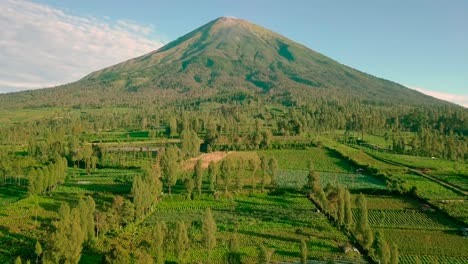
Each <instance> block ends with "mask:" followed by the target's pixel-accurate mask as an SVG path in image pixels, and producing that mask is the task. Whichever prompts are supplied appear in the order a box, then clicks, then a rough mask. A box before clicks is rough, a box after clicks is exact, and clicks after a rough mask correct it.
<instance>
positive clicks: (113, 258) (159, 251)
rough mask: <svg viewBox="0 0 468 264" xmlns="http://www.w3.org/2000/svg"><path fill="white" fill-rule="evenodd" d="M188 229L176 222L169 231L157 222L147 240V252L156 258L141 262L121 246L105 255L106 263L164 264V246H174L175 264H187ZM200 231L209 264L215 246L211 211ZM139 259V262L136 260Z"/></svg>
mask: <svg viewBox="0 0 468 264" xmlns="http://www.w3.org/2000/svg"><path fill="white" fill-rule="evenodd" d="M189 228H190V226H189V225H187V223H186V222H184V221H177V222H176V224H175V226H174V227H173V228H172V229H169V228H168V226H167V225H166V223H164V222H158V223H156V224H155V226H154V228H153V231H152V232H151V234H150V237H149V238H148V244H149V245H150V246H149V248H148V250H150V251H152V252H154V253H155V254H156V257H155V258H154V259H153V258H152V257H151V256H148V257H146V258H145V259H144V261H143V262H142V261H141V259H139V256H138V254H132V252H129V249H128V248H124V247H122V246H121V245H114V248H113V249H112V250H111V251H110V252H109V254H107V255H106V258H105V259H106V263H135V262H136V263H145V264H151V263H156V264H163V263H165V262H164V261H165V254H166V252H167V248H166V245H167V244H169V243H173V244H174V251H175V253H176V257H177V263H187V262H188V261H189V256H188V253H189V250H190V244H191V240H190V237H189ZM201 229H202V231H203V239H202V243H203V244H204V245H205V249H206V252H207V255H208V259H207V260H206V261H207V263H211V261H212V254H213V250H214V249H215V247H216V245H217V239H216V234H217V225H216V221H215V219H214V217H213V214H212V212H211V209H207V211H206V213H205V216H204V217H203V220H202V225H201ZM138 259H139V260H138Z"/></svg>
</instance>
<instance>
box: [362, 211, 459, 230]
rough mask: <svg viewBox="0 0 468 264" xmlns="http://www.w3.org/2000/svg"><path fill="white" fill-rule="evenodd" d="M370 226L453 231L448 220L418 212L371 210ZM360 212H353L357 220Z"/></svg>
mask: <svg viewBox="0 0 468 264" xmlns="http://www.w3.org/2000/svg"><path fill="white" fill-rule="evenodd" d="M368 214H369V224H370V225H371V226H373V227H392V228H407V229H426V230H441V229H445V230H446V229H453V228H454V227H453V226H450V225H449V223H447V221H446V220H444V219H442V218H439V217H437V216H436V215H430V213H429V212H428V213H426V212H421V211H418V210H369V213H368ZM357 215H358V210H353V216H354V218H356V216H357Z"/></svg>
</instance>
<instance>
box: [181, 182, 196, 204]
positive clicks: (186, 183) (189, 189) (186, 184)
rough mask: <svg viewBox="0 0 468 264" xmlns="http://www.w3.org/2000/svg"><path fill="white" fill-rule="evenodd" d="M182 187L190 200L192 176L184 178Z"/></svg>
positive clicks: (192, 186) (193, 186)
mask: <svg viewBox="0 0 468 264" xmlns="http://www.w3.org/2000/svg"><path fill="white" fill-rule="evenodd" d="M184 187H185V191H186V192H187V199H189V200H191V199H192V194H193V188H195V184H194V182H193V179H192V178H186V179H185V180H184Z"/></svg>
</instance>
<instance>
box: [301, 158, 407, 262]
mask: <svg viewBox="0 0 468 264" xmlns="http://www.w3.org/2000/svg"><path fill="white" fill-rule="evenodd" d="M304 187H305V189H306V191H308V193H309V197H310V198H311V199H312V200H313V201H314V202H315V203H316V204H317V205H318V207H319V208H321V209H322V210H323V211H324V213H325V214H326V215H327V216H328V217H329V218H330V219H332V220H333V221H335V222H336V224H338V226H339V227H341V228H342V229H344V230H346V231H348V232H351V233H352V234H353V235H354V237H355V238H356V239H357V240H358V241H359V243H360V244H361V246H362V248H363V249H365V250H367V251H368V252H369V256H371V257H372V258H373V259H374V260H375V261H376V262H378V263H383V264H390V263H391V264H397V263H398V261H399V260H398V248H397V246H396V245H395V244H391V245H390V244H389V243H388V242H387V241H386V240H385V239H384V237H383V234H382V233H381V232H379V231H377V232H374V230H372V228H371V227H370V225H369V216H368V209H367V201H366V197H365V196H364V195H363V194H359V195H358V196H357V198H356V207H357V213H356V222H354V219H353V213H352V199H351V194H350V192H349V191H348V190H347V189H345V188H343V187H341V186H339V187H336V186H333V185H331V184H328V185H327V186H326V187H325V188H322V186H321V185H320V177H319V176H318V174H317V173H316V172H314V171H313V169H312V166H311V169H310V172H309V177H308V181H307V183H306V185H305V186H304Z"/></svg>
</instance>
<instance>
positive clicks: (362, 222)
mask: <svg viewBox="0 0 468 264" xmlns="http://www.w3.org/2000/svg"><path fill="white" fill-rule="evenodd" d="M356 205H357V207H358V209H359V214H358V217H357V223H356V231H357V232H358V233H360V234H364V233H365V232H366V231H367V229H369V216H368V210H367V201H366V197H365V196H364V195H363V194H362V193H361V194H359V195H358V197H357V198H356Z"/></svg>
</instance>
